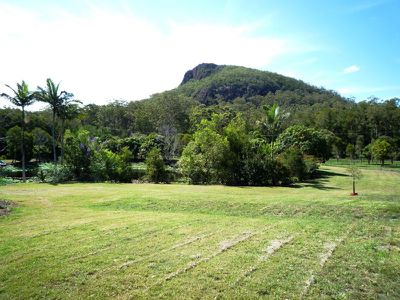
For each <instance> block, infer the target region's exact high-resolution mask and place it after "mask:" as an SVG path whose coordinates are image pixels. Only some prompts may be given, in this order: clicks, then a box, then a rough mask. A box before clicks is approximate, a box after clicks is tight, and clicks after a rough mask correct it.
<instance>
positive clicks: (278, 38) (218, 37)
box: [0, 0, 400, 106]
mask: <svg viewBox="0 0 400 300" xmlns="http://www.w3.org/2000/svg"><path fill="white" fill-rule="evenodd" d="M0 13H1V16H2V17H1V18H0V41H1V44H0V66H1V72H0V92H3V91H6V89H5V88H3V87H4V84H15V83H16V82H17V81H20V80H22V79H24V80H26V81H27V82H28V83H29V84H30V86H31V87H32V88H35V87H36V86H37V85H43V84H44V82H45V79H46V78H47V77H51V78H52V79H54V80H55V81H61V85H62V88H64V89H66V90H68V91H71V92H73V93H74V94H75V95H76V97H77V98H79V99H81V100H83V101H84V102H85V103H98V104H103V103H106V102H107V101H109V100H113V99H126V100H138V99H143V98H146V97H148V96H149V95H151V94H153V93H157V92H161V91H164V90H168V89H172V88H174V87H176V86H177V85H178V84H179V83H180V81H181V80H182V78H183V75H184V72H185V71H186V70H188V69H191V68H193V67H194V66H196V65H197V64H199V63H202V62H213V63H217V64H231V65H242V66H247V67H252V68H257V69H261V70H269V71H273V72H278V73H281V74H284V75H287V76H291V77H295V78H298V79H302V80H304V81H306V82H308V83H311V84H313V85H317V86H323V87H325V88H327V89H333V90H336V91H338V92H339V93H341V94H342V95H344V96H346V97H355V99H356V100H357V101H360V100H364V99H367V98H368V97H370V96H376V97H379V98H382V99H387V98H391V97H400V51H399V50H400V18H399V16H400V0H348V1H344V0H336V1H335V0H332V1H314V0H312V1H311V0H310V1H305V0H304V1H297V0H291V1H289V0H280V1H257V0H253V1H252V0H247V1H241V0H236V1H234V0H230V1H223V0H221V1H206V0H203V1H188V0H186V1H178V0H175V1H161V0H158V1H138V0H132V1H129V0H125V1H116V0H115V1H94V0H93V1H65V0H64V1H61V0H58V1H39V0H37V1H28V0H25V1H23V0H19V1H18V0H13V1H11V0H10V1H4V0H3V1H2V0H0ZM0 105H1V106H2V104H0Z"/></svg>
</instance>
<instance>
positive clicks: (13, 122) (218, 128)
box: [0, 64, 400, 185]
mask: <svg viewBox="0 0 400 300" xmlns="http://www.w3.org/2000/svg"><path fill="white" fill-rule="evenodd" d="M8 88H9V89H8V92H9V93H7V94H2V97H1V98H0V101H1V102H0V105H1V106H2V107H4V108H2V109H0V158H2V159H8V160H12V161H13V162H14V166H8V167H3V168H1V169H0V171H1V173H2V174H1V175H2V176H11V177H12V176H14V177H21V178H22V179H23V180H25V177H35V178H37V179H38V180H42V181H64V180H65V181H66V180H81V181H117V182H131V181H132V180H135V179H144V178H146V180H149V181H154V182H169V181H177V180H182V181H189V182H191V183H222V184H229V185H286V184H290V183H292V182H294V181H298V180H304V179H306V178H309V177H311V176H314V175H315V171H316V169H317V167H318V164H319V163H321V162H324V161H326V160H328V159H329V158H337V159H338V158H342V157H349V158H351V159H355V158H358V159H365V160H367V161H368V162H369V161H371V160H372V159H374V160H376V161H379V162H380V163H382V164H383V163H384V162H385V160H391V161H394V160H397V159H399V156H400V107H399V105H400V99H398V98H393V99H387V100H382V99H377V98H373V97H371V98H369V99H366V100H364V101H361V102H355V101H354V100H353V99H346V98H343V97H342V96H340V95H339V94H338V93H336V92H334V91H329V90H325V89H323V88H318V87H315V86H311V85H309V84H306V83H304V82H302V81H299V80H295V79H293V78H289V77H285V76H282V75H279V74H275V73H270V72H265V71H259V70H253V69H248V68H244V67H237V66H218V65H214V64H201V65H199V66H197V67H196V68H194V69H193V70H190V71H188V72H187V73H186V74H185V75H184V79H183V81H182V83H181V84H180V85H179V86H178V87H177V88H176V89H173V90H171V91H166V92H163V93H159V94H154V95H152V96H151V97H150V98H149V99H145V100H141V101H131V102H128V101H122V100H121V101H113V102H111V103H109V104H107V105H95V104H89V105H83V104H82V103H81V102H80V101H77V100H75V98H74V96H73V94H72V93H69V92H64V91H61V87H59V86H58V85H56V84H54V82H53V81H52V80H50V79H48V80H47V82H46V85H45V86H44V87H43V88H41V87H38V88H37V89H33V90H31V89H30V88H31V87H29V88H28V85H27V84H25V83H21V84H18V86H17V88H13V85H12V84H11V83H10V87H8ZM2 90H3V89H2ZM71 92H73V91H71ZM34 101H42V102H45V103H47V104H48V109H45V110H42V111H34V112H32V111H27V110H26V109H27V108H28V109H29V105H30V104H32V103H33V102H34ZM12 104H14V105H12ZM15 105H17V106H15ZM25 162H26V164H27V166H25ZM20 168H22V170H25V168H26V169H27V171H26V172H27V173H26V174H25V172H24V171H21V170H20Z"/></svg>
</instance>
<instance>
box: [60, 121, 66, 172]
mask: <svg viewBox="0 0 400 300" xmlns="http://www.w3.org/2000/svg"><path fill="white" fill-rule="evenodd" d="M64 126H65V119H62V120H61V158H60V163H61V164H63V161H64Z"/></svg>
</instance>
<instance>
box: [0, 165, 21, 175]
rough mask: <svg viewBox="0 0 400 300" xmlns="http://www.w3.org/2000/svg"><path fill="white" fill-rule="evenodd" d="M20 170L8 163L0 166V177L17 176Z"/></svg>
mask: <svg viewBox="0 0 400 300" xmlns="http://www.w3.org/2000/svg"><path fill="white" fill-rule="evenodd" d="M21 172H22V170H21V169H19V168H16V167H14V166H10V165H8V166H5V167H1V168H0V176H1V177H18V175H21Z"/></svg>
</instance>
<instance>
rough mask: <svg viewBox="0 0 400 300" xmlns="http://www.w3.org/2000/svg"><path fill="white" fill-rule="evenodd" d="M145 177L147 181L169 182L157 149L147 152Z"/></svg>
mask: <svg viewBox="0 0 400 300" xmlns="http://www.w3.org/2000/svg"><path fill="white" fill-rule="evenodd" d="M146 167H147V168H146V177H147V179H148V180H149V181H151V182H155V183H159V182H169V178H168V172H167V171H166V169H165V163H164V160H163V158H162V155H161V151H160V149H158V148H153V149H151V150H150V151H149V153H148V154H147V158H146Z"/></svg>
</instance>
